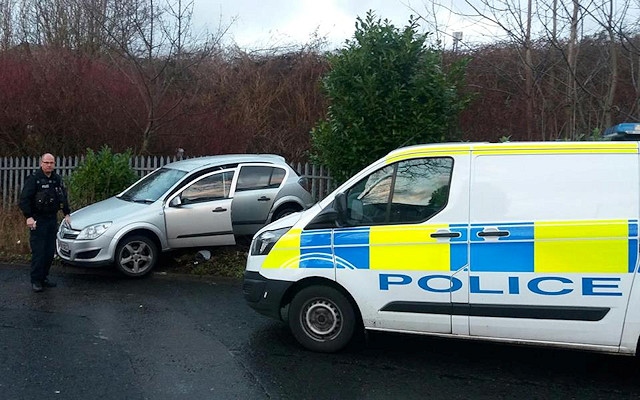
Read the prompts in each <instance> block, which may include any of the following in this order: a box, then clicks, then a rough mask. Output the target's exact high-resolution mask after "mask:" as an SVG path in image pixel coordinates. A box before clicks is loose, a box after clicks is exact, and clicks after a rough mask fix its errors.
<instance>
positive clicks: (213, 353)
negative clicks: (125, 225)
mask: <svg viewBox="0 0 640 400" xmlns="http://www.w3.org/2000/svg"><path fill="white" fill-rule="evenodd" d="M51 278H52V280H55V281H56V282H57V283H58V287H56V288H51V289H46V290H45V291H44V292H43V293H33V292H32V291H31V287H30V284H29V277H28V267H27V266H24V265H6V264H5V265H0V399H3V400H5V399H7V400H12V399H426V398H428V399H635V398H639V399H640V379H638V373H637V371H638V362H637V361H636V359H634V358H632V357H623V356H610V355H600V354H592V353H583V352H573V351H564V350H555V349H542V348H532V347H513V346H506V345H497V344H488V343H481V342H475V341H462V340H443V339H434V338H428V337H415V336H403V335H389V334H375V335H370V336H369V337H368V340H367V341H366V342H364V341H360V342H355V343H354V344H353V345H351V346H350V347H348V348H347V349H346V350H345V351H343V352H341V353H338V354H317V353H312V352H309V351H306V350H304V349H302V348H301V347H300V346H299V345H298V344H297V343H296V342H295V340H294V339H293V337H292V336H291V334H290V333H289V331H288V329H287V326H286V324H284V323H282V322H279V321H273V320H270V319H267V318H265V317H262V316H260V315H258V314H256V313H255V312H254V311H253V310H251V309H250V308H249V307H248V306H247V305H246V304H245V302H244V299H243V298H242V291H241V282H239V281H234V280H224V279H218V278H215V277H205V278H193V277H188V276H181V275H173V274H164V273H163V274H154V275H153V276H151V277H149V278H146V279H135V280H132V279H127V278H123V277H121V276H119V275H118V274H117V273H115V272H113V271H111V270H105V269H100V270H94V269H80V268H73V267H65V268H56V269H54V270H53V271H52V274H51Z"/></svg>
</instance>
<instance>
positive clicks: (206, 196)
mask: <svg viewBox="0 0 640 400" xmlns="http://www.w3.org/2000/svg"><path fill="white" fill-rule="evenodd" d="M233 172H234V171H227V172H221V173H217V174H214V175H209V176H207V177H206V178H202V179H200V180H198V181H197V182H194V183H192V184H191V185H189V186H187V188H186V189H184V190H183V191H182V194H181V195H180V199H181V200H182V203H184V204H192V203H202V202H205V201H212V200H220V199H226V198H227V197H229V189H230V187H231V181H232V179H233Z"/></svg>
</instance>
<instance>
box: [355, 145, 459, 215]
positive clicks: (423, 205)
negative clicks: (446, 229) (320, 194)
mask: <svg viewBox="0 0 640 400" xmlns="http://www.w3.org/2000/svg"><path fill="white" fill-rule="evenodd" d="M452 170H453V159H452V158H449V157H441V158H419V159H413V160H406V161H401V162H398V163H395V164H391V165H388V166H386V167H384V168H382V169H379V170H377V171H375V172H374V173H372V174H371V175H369V176H367V177H366V178H364V179H362V180H361V181H360V182H358V183H357V184H355V185H354V186H353V187H352V188H351V189H349V190H348V191H347V193H346V195H347V212H348V217H349V221H347V223H348V224H349V225H352V226H359V225H370V224H391V223H393V224H397V223H416V222H422V221H425V220H427V219H429V218H431V217H432V216H434V215H435V214H437V213H438V212H439V211H440V210H442V209H443V208H444V207H445V206H446V204H447V200H448V198H449V185H450V181H451V172H452Z"/></svg>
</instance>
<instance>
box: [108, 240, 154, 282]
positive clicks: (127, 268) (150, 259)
mask: <svg viewBox="0 0 640 400" xmlns="http://www.w3.org/2000/svg"><path fill="white" fill-rule="evenodd" d="M157 261H158V248H157V246H156V244H155V243H154V242H153V240H151V239H149V238H148V237H146V236H142V235H135V236H129V237H126V238H124V239H122V240H121V241H120V243H118V248H117V249H116V257H115V262H116V267H117V268H118V270H119V271H120V272H122V273H123V274H125V275H127V276H130V277H134V278H138V277H142V276H145V275H146V274H148V273H149V272H151V270H152V269H153V267H154V266H155V265H156V262H157Z"/></svg>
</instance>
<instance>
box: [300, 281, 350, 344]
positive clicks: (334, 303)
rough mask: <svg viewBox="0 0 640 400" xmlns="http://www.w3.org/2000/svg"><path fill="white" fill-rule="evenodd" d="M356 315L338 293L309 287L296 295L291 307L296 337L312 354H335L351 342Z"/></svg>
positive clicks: (332, 289)
mask: <svg viewBox="0 0 640 400" xmlns="http://www.w3.org/2000/svg"><path fill="white" fill-rule="evenodd" d="M355 318H356V313H355V311H354V309H353V306H352V305H351V302H350V301H349V299H347V298H346V297H345V296H344V295H343V294H342V293H341V292H340V291H339V290H337V289H334V288H332V287H329V286H310V287H307V288H305V289H302V290H301V291H300V292H298V294H296V295H295V297H294V298H293V300H292V301H291V305H290V307H289V327H290V328H291V332H292V333H293V336H295V338H296V339H297V340H298V342H300V344H302V345H303V346H304V347H306V348H307V349H309V350H313V351H319V352H323V353H333V352H336V351H338V350H341V349H342V348H343V347H345V346H346V345H347V344H348V343H349V342H350V341H351V339H352V337H353V333H354V330H355V327H356V320H355Z"/></svg>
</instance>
